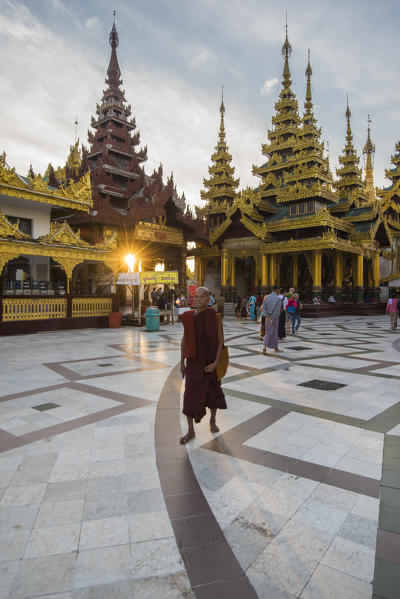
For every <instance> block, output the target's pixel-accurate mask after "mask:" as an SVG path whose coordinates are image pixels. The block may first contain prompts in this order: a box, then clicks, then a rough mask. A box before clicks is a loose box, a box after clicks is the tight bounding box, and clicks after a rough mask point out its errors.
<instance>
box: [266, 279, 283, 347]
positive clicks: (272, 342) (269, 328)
mask: <svg viewBox="0 0 400 599" xmlns="http://www.w3.org/2000/svg"><path fill="white" fill-rule="evenodd" d="M281 308H282V300H281V298H280V297H279V295H278V287H277V286H276V285H275V286H274V287H273V288H272V292H271V293H270V294H269V295H267V296H266V297H265V298H264V301H263V304H262V311H263V314H264V316H265V337H264V347H263V354H264V355H265V354H266V353H267V348H268V349H273V350H275V353H278V352H281V351H282V350H281V349H279V348H278V326H279V316H280V313H281Z"/></svg>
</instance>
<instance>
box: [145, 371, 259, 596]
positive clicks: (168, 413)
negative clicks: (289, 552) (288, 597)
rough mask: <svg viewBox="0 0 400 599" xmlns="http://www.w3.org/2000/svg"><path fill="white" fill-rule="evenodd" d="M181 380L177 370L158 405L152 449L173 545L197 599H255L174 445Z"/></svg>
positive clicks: (181, 447)
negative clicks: (178, 552)
mask: <svg viewBox="0 0 400 599" xmlns="http://www.w3.org/2000/svg"><path fill="white" fill-rule="evenodd" d="M181 384H182V378H181V374H180V371H179V366H176V367H175V368H174V369H173V370H172V371H171V373H170V375H169V377H168V378H167V380H166V382H165V384H164V386H163V388H162V391H161V395H160V399H159V401H158V405H157V411H156V419H155V430H154V437H155V449H156V457H157V468H158V474H159V477H160V481H161V488H162V491H163V494H164V499H165V503H166V505H167V510H168V514H169V517H170V520H171V524H172V528H173V530H174V533H175V538H176V542H177V545H178V548H179V551H180V553H181V556H182V559H183V561H184V564H185V567H186V571H187V574H188V577H189V580H190V583H191V585H192V588H193V590H194V592H195V594H196V597H197V599H225V598H226V599H228V598H229V599H257V594H256V592H255V590H254V588H253V587H252V586H251V584H250V582H249V580H248V578H247V576H246V575H245V573H244V572H243V570H242V568H241V566H240V565H239V562H238V561H237V559H236V557H235V556H234V554H233V552H232V549H231V548H230V546H229V544H228V543H227V541H226V539H225V537H224V535H223V532H222V530H221V528H220V526H219V524H218V522H217V520H216V519H215V516H214V514H213V513H212V511H211V509H210V506H209V505H208V502H207V500H206V498H205V497H204V495H203V492H202V490H201V487H200V485H199V483H198V481H197V478H196V476H195V474H194V471H193V468H192V465H191V463H190V460H189V456H188V454H187V451H186V447H185V446H184V445H179V443H178V439H179V437H180V436H181V435H182V432H181V427H180V417H179V412H180V391H181Z"/></svg>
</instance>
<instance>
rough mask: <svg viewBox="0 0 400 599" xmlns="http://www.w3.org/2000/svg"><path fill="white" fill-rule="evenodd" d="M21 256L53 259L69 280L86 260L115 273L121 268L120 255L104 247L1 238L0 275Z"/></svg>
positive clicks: (41, 239)
mask: <svg viewBox="0 0 400 599" xmlns="http://www.w3.org/2000/svg"><path fill="white" fill-rule="evenodd" d="M21 255H25V256H42V257H47V258H52V259H53V260H55V261H56V262H58V263H59V264H60V265H61V267H62V268H63V270H65V272H66V273H67V276H68V277H69V278H71V276H72V271H73V269H74V268H75V266H76V265H77V264H80V263H81V262H84V261H85V260H89V261H92V262H103V263H104V264H106V265H107V266H108V267H109V268H111V270H112V271H113V272H114V273H116V272H117V271H118V268H120V266H121V265H120V258H119V256H118V254H117V253H116V252H115V251H112V250H110V249H106V248H104V247H98V246H89V245H82V244H79V245H68V244H61V243H57V242H56V243H52V242H51V241H48V240H47V241H46V240H44V239H43V238H40V239H32V238H31V239H30V240H29V239H23V240H20V239H10V238H8V239H4V238H0V274H1V272H2V270H3V268H4V266H5V265H6V264H7V262H9V261H10V260H13V259H15V258H18V256H21Z"/></svg>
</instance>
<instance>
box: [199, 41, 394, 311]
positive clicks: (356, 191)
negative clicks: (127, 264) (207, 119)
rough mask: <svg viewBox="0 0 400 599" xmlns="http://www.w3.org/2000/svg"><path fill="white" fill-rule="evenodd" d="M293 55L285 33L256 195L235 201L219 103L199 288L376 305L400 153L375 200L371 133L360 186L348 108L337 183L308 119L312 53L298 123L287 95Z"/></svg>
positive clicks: (240, 194) (250, 191) (238, 194)
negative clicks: (280, 292) (277, 291)
mask: <svg viewBox="0 0 400 599" xmlns="http://www.w3.org/2000/svg"><path fill="white" fill-rule="evenodd" d="M291 53H292V48H291V45H290V43H289V40H288V35H287V32H286V39H285V42H284V44H283V47H282V55H283V59H284V67H283V80H282V89H281V92H280V94H279V99H278V101H277V102H276V104H275V114H274V115H273V117H272V128H271V129H270V130H269V131H268V142H267V143H265V144H263V145H262V154H263V156H264V157H265V158H264V161H263V162H262V164H260V165H259V166H253V169H252V172H253V174H254V175H255V176H256V177H258V178H259V184H258V185H257V186H255V187H254V188H253V187H248V188H247V189H242V190H240V191H238V187H239V180H238V179H235V177H234V167H233V166H232V156H231V154H230V153H229V148H228V145H227V142H226V132H225V123H224V116H225V105H224V101H223V100H222V103H221V107H220V113H221V124H220V129H219V135H218V142H217V145H216V147H215V151H214V153H213V154H212V156H211V166H210V167H209V178H207V179H204V189H203V190H202V191H201V198H202V200H205V201H206V202H207V203H206V205H205V206H204V207H202V208H200V209H198V213H199V214H200V215H202V216H203V218H205V219H206V220H207V224H208V241H207V242H205V243H204V242H202V241H201V240H199V242H198V244H197V248H196V250H195V251H194V255H195V265H196V276H197V281H198V283H199V284H204V285H207V286H209V287H210V288H211V289H213V290H215V291H217V292H218V291H219V290H220V291H221V292H222V293H223V294H224V295H225V297H227V298H232V297H234V296H235V294H236V293H237V292H238V293H240V294H241V295H247V294H249V293H250V292H251V291H253V290H255V289H257V290H260V292H261V293H264V292H266V291H267V289H268V288H270V287H271V286H273V285H280V286H282V287H285V288H289V287H292V286H293V287H295V288H296V289H298V290H299V291H300V293H301V296H302V298H303V299H305V300H311V298H312V297H315V296H317V295H321V296H322V298H323V299H325V300H326V299H327V297H328V296H329V295H331V294H332V293H334V294H335V296H336V299H337V300H341V299H344V300H348V301H358V302H362V301H364V299H365V296H366V295H369V296H370V298H371V299H372V298H376V299H377V300H378V301H379V297H380V282H381V281H380V261H381V260H382V258H381V253H382V250H384V251H386V252H388V251H389V252H392V253H393V250H392V246H393V244H394V243H395V241H394V239H395V237H396V234H397V236H398V235H399V232H400V220H399V212H400V198H399V185H400V170H399V169H400V158H399V151H400V146H399V144H397V145H396V154H395V156H394V157H393V158H392V162H393V164H394V169H392V170H389V171H387V173H386V174H387V176H388V177H389V178H390V179H391V180H392V182H393V185H392V186H391V187H390V188H389V189H387V190H380V191H379V192H378V195H377V193H376V190H375V188H374V184H373V162H372V160H373V153H374V151H375V147H374V145H373V142H372V140H371V136H370V127H369V123H368V137H367V142H366V144H365V147H364V150H363V152H364V155H365V165H366V168H365V179H363V177H362V170H361V168H360V167H359V162H360V158H359V156H358V155H357V152H356V150H355V148H354V145H353V136H352V130H351V112H350V108H349V104H348V102H347V108H346V111H345V117H346V126H347V128H346V136H345V143H344V148H343V152H342V154H341V156H340V157H339V163H340V167H339V168H338V169H337V170H336V177H335V178H334V177H333V175H332V172H331V170H330V167H329V160H328V157H327V155H326V153H325V149H324V143H323V142H322V141H321V128H320V127H319V126H318V123H317V119H316V118H315V115H314V109H313V98H312V92H311V77H312V68H311V62H310V53H309V55H308V64H307V68H306V71H305V75H306V82H307V85H306V97H305V102H304V109H303V111H302V114H301V113H300V111H299V106H298V101H297V99H296V96H295V94H294V92H293V90H292V87H291V85H292V81H291V74H290V67H289V58H290V56H291ZM396 251H397V253H398V251H399V250H398V246H397V250H396ZM391 255H392V254H390V256H391ZM385 257H386V258H387V257H388V256H387V255H385Z"/></svg>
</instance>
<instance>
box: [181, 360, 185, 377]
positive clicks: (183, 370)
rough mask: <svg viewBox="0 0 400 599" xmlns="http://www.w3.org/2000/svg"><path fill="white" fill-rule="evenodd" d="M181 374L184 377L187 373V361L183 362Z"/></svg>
mask: <svg viewBox="0 0 400 599" xmlns="http://www.w3.org/2000/svg"><path fill="white" fill-rule="evenodd" d="M181 375H182V378H183V377H184V376H185V375H186V366H185V362H181Z"/></svg>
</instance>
